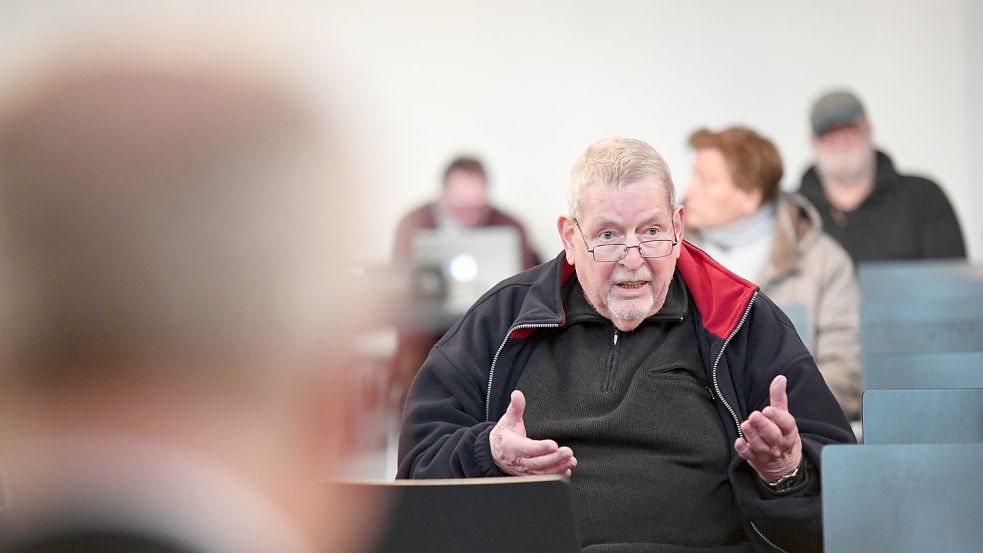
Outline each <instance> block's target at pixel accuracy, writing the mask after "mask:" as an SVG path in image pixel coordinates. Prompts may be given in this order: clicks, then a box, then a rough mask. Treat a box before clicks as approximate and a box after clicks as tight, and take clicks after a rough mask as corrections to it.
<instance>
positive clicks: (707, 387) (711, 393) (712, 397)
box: [704, 386, 717, 401]
mask: <svg viewBox="0 0 983 553" xmlns="http://www.w3.org/2000/svg"><path fill="white" fill-rule="evenodd" d="M704 388H706V389H707V392H710V399H711V400H713V401H717V396H715V395H713V390H711V389H710V387H709V386H704Z"/></svg>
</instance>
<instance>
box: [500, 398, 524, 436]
mask: <svg viewBox="0 0 983 553" xmlns="http://www.w3.org/2000/svg"><path fill="white" fill-rule="evenodd" d="M510 399H511V401H510V402H509V407H508V409H506V410H505V414H504V415H502V418H501V419H500V421H502V423H503V424H505V425H507V426H508V427H509V428H514V427H515V426H516V425H517V424H519V423H521V422H522V415H523V414H524V413H525V411H526V396H524V395H522V392H520V391H519V390H513V391H512V396H511V398H510Z"/></svg>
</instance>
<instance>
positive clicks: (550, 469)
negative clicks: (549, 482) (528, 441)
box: [522, 447, 577, 474]
mask: <svg viewBox="0 0 983 553" xmlns="http://www.w3.org/2000/svg"><path fill="white" fill-rule="evenodd" d="M522 466H524V467H525V468H526V469H527V470H528V471H529V472H530V473H531V474H563V473H565V472H567V471H569V470H570V469H572V468H573V467H575V466H577V459H576V458H575V457H574V456H573V451H572V450H571V449H570V448H569V447H561V448H560V449H558V450H557V451H555V452H553V453H550V454H548V455H540V456H539V457H531V458H528V459H523V460H522Z"/></svg>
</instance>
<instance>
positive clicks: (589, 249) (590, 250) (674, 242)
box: [572, 217, 679, 263]
mask: <svg viewBox="0 0 983 553" xmlns="http://www.w3.org/2000/svg"><path fill="white" fill-rule="evenodd" d="M572 219H573V224H575V225H577V230H579V231H580V239H581V240H583V241H584V247H585V248H587V253H589V254H590V256H591V259H593V260H594V262H595V263H617V262H619V261H621V260H622V259H624V258H626V257H628V250H630V249H632V248H635V249H637V250H638V255H640V256H642V257H643V258H645V259H659V258H661V257H668V256H669V255H671V254H672V250H673V248H675V247H676V246H677V245H679V239H678V238H676V223H675V222H674V221H672V222H670V225H672V240H667V239H665V238H658V239H656V240H640V241H639V242H638V244H637V245H635V246H629V245H628V244H602V246H621V247H622V251H621V257H619V258H618V259H612V260H604V261H601V260H598V259H597V257H595V255H594V249H595V248H596V247H597V246H595V247H594V248H592V247H590V244H588V243H587V237H586V236H585V235H584V229H582V228H580V221H578V220H577V218H576V217H572ZM651 242H672V248H669V251H668V252H667V253H665V254H663V255H645V254H644V253H642V244H648V243H651Z"/></svg>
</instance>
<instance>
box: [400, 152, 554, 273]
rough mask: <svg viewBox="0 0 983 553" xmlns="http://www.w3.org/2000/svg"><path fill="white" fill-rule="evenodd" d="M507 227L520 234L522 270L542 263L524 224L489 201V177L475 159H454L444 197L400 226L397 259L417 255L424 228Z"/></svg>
mask: <svg viewBox="0 0 983 553" xmlns="http://www.w3.org/2000/svg"><path fill="white" fill-rule="evenodd" d="M494 226H507V227H512V228H514V229H516V230H517V231H519V237H520V240H521V242H522V244H521V246H522V268H523V269H528V268H529V267H532V266H533V265H538V264H539V257H538V256H537V255H536V253H535V252H534V251H533V249H532V247H531V246H530V245H529V241H528V239H527V238H526V231H525V228H524V227H523V226H522V224H521V223H520V222H519V221H518V220H517V219H515V218H514V217H512V216H511V215H509V214H507V213H505V212H504V211H502V210H500V209H498V208H496V207H494V206H492V205H491V203H490V202H489V200H488V174H487V173H486V172H485V166H484V165H483V164H482V163H481V161H480V160H478V159H477V158H474V157H467V156H461V157H457V158H454V159H453V160H451V162H450V163H449V164H448V165H447V167H446V168H445V169H444V178H443V181H442V185H441V189H440V197H439V198H437V200H435V201H432V202H428V203H426V204H424V205H422V206H419V207H417V208H416V209H414V210H412V211H410V212H409V213H407V214H406V215H405V216H403V218H402V219H401V220H400V221H399V224H398V225H397V226H396V234H395V236H394V247H393V259H394V260H396V261H408V260H409V259H410V258H411V256H412V253H413V234H414V233H415V232H416V231H418V230H422V229H437V228H441V229H447V230H449V231H453V230H454V229H462V228H472V227H494Z"/></svg>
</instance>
